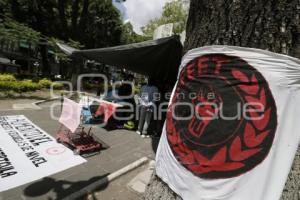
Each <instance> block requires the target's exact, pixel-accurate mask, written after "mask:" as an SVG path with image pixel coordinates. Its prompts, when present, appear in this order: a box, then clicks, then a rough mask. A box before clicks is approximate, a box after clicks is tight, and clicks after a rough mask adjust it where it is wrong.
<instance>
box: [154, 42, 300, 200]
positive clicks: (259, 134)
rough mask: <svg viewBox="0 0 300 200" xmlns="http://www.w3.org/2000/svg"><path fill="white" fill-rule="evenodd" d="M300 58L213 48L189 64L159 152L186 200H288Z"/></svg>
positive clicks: (299, 137) (194, 53)
mask: <svg viewBox="0 0 300 200" xmlns="http://www.w3.org/2000/svg"><path fill="white" fill-rule="evenodd" d="M299 102H300V60H298V59H295V58H292V57H289V56H285V55H281V54H276V53H272V52H269V51H263V50H259V49H251V48H241V47H231V46H207V47H202V48H198V49H193V50H191V51H189V52H188V53H187V54H186V55H185V56H184V57H183V59H182V63H181V66H180V69H179V75H178V81H177V83H176V85H175V87H174V89H173V94H172V97H171V100H170V103H169V109H168V112H167V120H166V123H165V127H164V129H163V133H162V137H161V140H160V143H159V147H158V150H157V155H156V172H157V175H158V176H159V177H160V178H161V179H162V180H163V181H164V182H166V183H167V184H168V185H169V187H170V188H171V189H172V190H174V192H176V193H177V194H178V195H180V196H181V197H182V198H183V199H184V200H215V199H218V200H254V199H255V200H277V199H280V196H281V192H282V190H283V188H284V185H285V182H286V180H287V176H288V174H289V171H290V169H291V166H292V163H293V159H294V156H295V154H296V151H297V148H298V145H299V141H300V132H299V130H300V123H299V115H300V106H299V105H298V104H299Z"/></svg>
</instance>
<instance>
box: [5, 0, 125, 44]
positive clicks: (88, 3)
mask: <svg viewBox="0 0 300 200" xmlns="http://www.w3.org/2000/svg"><path fill="white" fill-rule="evenodd" d="M0 7H1V8H0V15H2V16H3V15H5V16H7V17H10V18H13V19H14V20H16V21H18V22H20V23H23V24H26V25H28V26H29V27H31V28H32V29H34V30H36V31H38V32H40V33H41V34H43V35H46V36H48V37H54V38H58V39H61V40H64V41H69V40H74V41H78V42H80V43H81V44H83V45H84V46H85V47H86V48H96V47H104V46H112V45H116V44H119V43H120V39H121V34H122V22H121V19H120V16H119V13H118V11H117V9H116V8H115V7H114V6H113V5H112V2H111V0H0Z"/></svg>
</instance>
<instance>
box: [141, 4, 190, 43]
mask: <svg viewBox="0 0 300 200" xmlns="http://www.w3.org/2000/svg"><path fill="white" fill-rule="evenodd" d="M186 21H187V10H186V9H184V5H183V1H182V0H176V1H172V2H168V3H166V5H165V6H164V8H163V13H162V15H161V16H160V17H159V18H156V19H153V20H151V21H150V22H149V23H148V24H147V25H146V26H145V27H143V28H142V31H143V33H144V35H146V36H148V37H152V36H153V33H154V30H155V29H156V28H157V27H159V26H160V25H163V24H169V23H173V24H174V28H173V33H174V34H180V33H182V32H183V31H184V30H185V26H186Z"/></svg>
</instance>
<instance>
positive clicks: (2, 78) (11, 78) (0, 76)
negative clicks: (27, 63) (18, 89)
mask: <svg viewBox="0 0 300 200" xmlns="http://www.w3.org/2000/svg"><path fill="white" fill-rule="evenodd" d="M16 80H17V79H16V78H15V77H14V75H12V74H0V81H16Z"/></svg>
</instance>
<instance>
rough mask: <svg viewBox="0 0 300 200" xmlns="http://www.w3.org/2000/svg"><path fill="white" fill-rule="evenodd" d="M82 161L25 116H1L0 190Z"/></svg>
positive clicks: (36, 178)
mask: <svg viewBox="0 0 300 200" xmlns="http://www.w3.org/2000/svg"><path fill="white" fill-rule="evenodd" d="M84 162H86V160H85V159H83V158H82V157H80V156H79V155H74V154H73V152H72V151H71V150H69V149H68V148H66V147H65V146H63V145H62V144H59V143H57V142H56V140H55V138H53V137H51V136H50V135H49V134H47V133H46V132H45V131H43V130H42V129H40V128H39V127H37V126H36V125H35V124H33V123H32V122H31V121H30V120H28V119H27V118H26V117H25V116H23V115H12V116H0V192H1V191H5V190H9V189H12V188H14V187H18V186H20V185H23V184H26V183H29V182H31V181H35V180H38V179H40V178H43V177H46V176H50V175H52V174H54V173H57V172H60V171H63V170H66V169H68V168H70V167H74V166H76V165H79V164H81V163H84Z"/></svg>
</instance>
